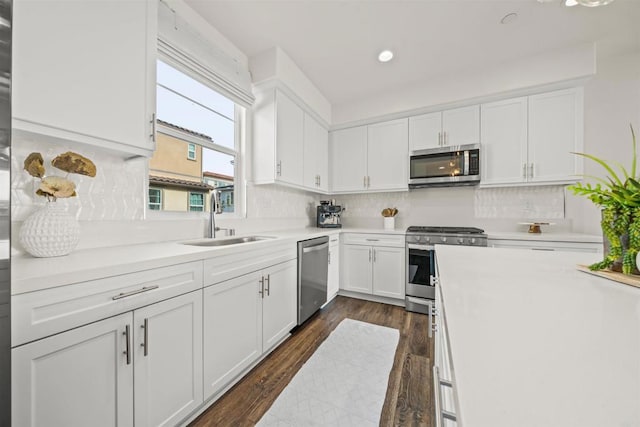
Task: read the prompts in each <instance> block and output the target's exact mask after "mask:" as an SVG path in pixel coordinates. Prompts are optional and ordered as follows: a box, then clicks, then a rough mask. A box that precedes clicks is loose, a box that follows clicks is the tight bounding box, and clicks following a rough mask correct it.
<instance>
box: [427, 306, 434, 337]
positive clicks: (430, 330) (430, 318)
mask: <svg viewBox="0 0 640 427" xmlns="http://www.w3.org/2000/svg"><path fill="white" fill-rule="evenodd" d="M432 304H433V303H432V302H431V301H428V302H427V317H428V319H427V322H428V323H427V332H428V333H429V338H433V305H432Z"/></svg>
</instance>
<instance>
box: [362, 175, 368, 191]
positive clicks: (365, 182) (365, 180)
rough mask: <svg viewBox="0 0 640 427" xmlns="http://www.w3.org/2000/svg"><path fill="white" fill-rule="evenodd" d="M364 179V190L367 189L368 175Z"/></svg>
mask: <svg viewBox="0 0 640 427" xmlns="http://www.w3.org/2000/svg"><path fill="white" fill-rule="evenodd" d="M362 179H363V183H362V186H363V187H364V188H367V177H366V175H365V176H363V177H362Z"/></svg>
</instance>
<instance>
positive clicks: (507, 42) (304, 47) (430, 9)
mask: <svg viewBox="0 0 640 427" xmlns="http://www.w3.org/2000/svg"><path fill="white" fill-rule="evenodd" d="M546 1H548V3H539V2H538V1H536V0H416V1H402V0H396V1H391V0H387V1H384V0H382V1H379V0H378V1H376V0H366V1H365V0H361V1H355V0H352V1H338V0H336V1H331V0H290V1H283V0H280V1H275V0H186V2H187V3H188V4H189V5H190V6H191V7H192V8H193V9H194V10H196V11H197V12H198V13H199V14H201V15H202V16H203V17H204V18H205V19H206V20H207V21H208V22H210V23H211V24H212V25H213V26H214V27H216V28H217V29H218V30H219V31H220V32H221V33H222V34H224V35H225V36H226V37H227V38H228V39H229V40H231V42H233V43H234V44H235V45H236V46H237V47H238V48H239V49H240V50H242V51H243V52H244V53H245V54H246V55H247V56H249V57H251V56H253V55H255V54H257V53H260V52H262V51H264V50H266V49H269V48H271V47H273V46H280V47H281V48H282V49H283V50H284V51H285V52H286V53H287V54H288V55H289V56H290V57H291V58H292V59H293V60H294V61H295V62H296V64H297V65H298V66H299V67H300V68H301V69H302V71H303V72H304V73H305V74H306V75H307V77H308V78H309V79H310V80H311V81H312V82H313V83H314V84H315V85H316V87H317V88H318V89H319V90H320V91H321V92H322V93H323V95H324V96H325V97H326V98H327V99H328V100H329V102H331V103H332V104H334V105H336V104H342V103H348V102H352V101H357V100H359V99H362V98H367V97H370V96H372V95H375V94H376V93H383V92H387V91H389V90H393V89H394V88H398V87H403V86H408V85H411V84H414V83H423V82H424V81H425V80H426V79H430V78H431V79H434V78H437V76H439V75H445V74H447V73H451V72H458V71H462V70H465V69H470V68H477V69H481V68H487V67H491V66H493V65H495V64H497V63H499V62H503V61H509V60H514V59H518V58H521V57H525V56H529V55H534V54H539V53H542V52H544V51H547V50H551V49H559V48H567V47H570V46H573V45H577V44H581V43H585V42H598V52H599V53H601V52H607V53H608V54H613V53H615V52H618V51H622V50H628V49H632V48H633V49H639V48H640V0H616V1H615V2H613V3H611V4H610V5H608V6H604V7H597V8H587V7H582V6H575V7H572V8H567V7H564V6H563V5H562V4H561V2H560V0H546ZM549 1H550V2H549ZM511 12H515V13H517V14H518V18H517V20H516V21H515V22H513V23H511V24H508V25H502V24H500V20H501V19H502V17H503V16H505V15H506V14H508V13H511ZM383 48H390V49H392V50H393V51H394V52H395V55H396V57H395V58H394V60H393V61H391V62H390V63H387V64H380V63H378V62H377V59H376V57H377V54H378V52H379V51H380V50H381V49H383Z"/></svg>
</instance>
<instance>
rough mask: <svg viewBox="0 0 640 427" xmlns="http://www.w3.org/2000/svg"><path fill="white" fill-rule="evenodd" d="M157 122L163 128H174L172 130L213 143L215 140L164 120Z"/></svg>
mask: <svg viewBox="0 0 640 427" xmlns="http://www.w3.org/2000/svg"><path fill="white" fill-rule="evenodd" d="M156 121H157V122H158V123H160V124H161V125H163V126H167V127H170V128H172V129H176V130H179V131H181V132H185V133H188V134H189V135H193V136H197V137H198V138H202V139H206V140H207V141H211V142H213V138H211V137H210V136H209V135H205V134H204V133H200V132H195V131H193V130H190V129H187V128H183V127H181V126H177V125H174V124H173V123H169V122H165V121H164V120H160V119H157V120H156Z"/></svg>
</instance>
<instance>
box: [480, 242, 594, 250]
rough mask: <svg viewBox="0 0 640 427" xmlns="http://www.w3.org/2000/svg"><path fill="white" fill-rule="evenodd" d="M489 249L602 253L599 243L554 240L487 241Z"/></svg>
mask: <svg viewBox="0 0 640 427" xmlns="http://www.w3.org/2000/svg"><path fill="white" fill-rule="evenodd" d="M487 246H489V247H490V248H513V249H529V250H533V251H560V252H590V253H600V252H602V243H601V242H566V241H555V240H508V239H488V240H487Z"/></svg>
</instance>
